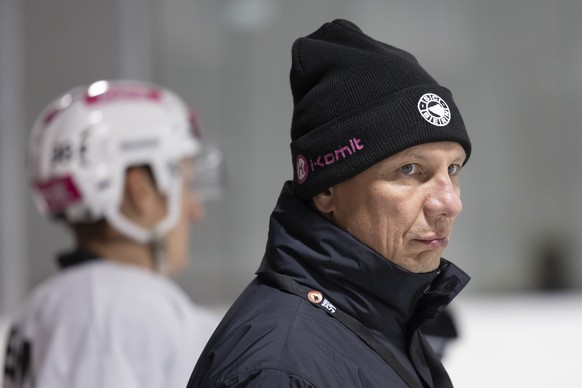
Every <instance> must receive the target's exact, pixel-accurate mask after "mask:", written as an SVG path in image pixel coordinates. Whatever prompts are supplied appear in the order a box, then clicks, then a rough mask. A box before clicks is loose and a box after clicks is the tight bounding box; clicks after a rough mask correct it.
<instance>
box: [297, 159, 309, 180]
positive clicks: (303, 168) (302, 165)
mask: <svg viewBox="0 0 582 388" xmlns="http://www.w3.org/2000/svg"><path fill="white" fill-rule="evenodd" d="M295 167H296V171H297V183H299V184H302V183H303V182H305V180H306V179H307V174H308V173H309V169H308V168H307V159H305V156H303V155H301V154H299V155H297V159H296V163H295Z"/></svg>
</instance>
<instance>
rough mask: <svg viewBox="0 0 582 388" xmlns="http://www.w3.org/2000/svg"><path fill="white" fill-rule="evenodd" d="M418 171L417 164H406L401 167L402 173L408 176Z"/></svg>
mask: <svg viewBox="0 0 582 388" xmlns="http://www.w3.org/2000/svg"><path fill="white" fill-rule="evenodd" d="M417 170H418V167H417V166H416V165H415V164H405V165H404V166H402V167H400V172H401V173H403V174H406V175H412V174H414V173H415V172H416V171H417Z"/></svg>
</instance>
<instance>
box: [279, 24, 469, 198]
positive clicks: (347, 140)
mask: <svg viewBox="0 0 582 388" xmlns="http://www.w3.org/2000/svg"><path fill="white" fill-rule="evenodd" d="M290 81H291V91H292V92H293V104H294V109H293V120H292V123H291V153H292V157H293V164H294V169H293V174H294V177H293V185H292V188H293V191H294V192H295V194H296V195H298V196H299V197H300V198H302V199H305V200H307V199H310V198H312V197H313V196H315V195H317V194H319V193H321V192H323V191H325V190H326V189H328V188H329V187H332V186H334V185H336V184H338V183H340V182H342V181H345V180H347V179H349V178H351V177H353V176H355V175H357V174H359V173H360V172H362V171H364V170H366V169H367V168H369V167H371V166H373V165H374V164H376V163H378V162H380V161H382V160H383V159H385V158H387V157H389V156H391V155H394V154H396V153H398V152H400V151H402V150H404V149H406V148H409V147H412V146H415V145H418V144H422V143H430V142H437V141H453V142H457V143H459V144H460V145H461V146H462V147H463V148H464V149H465V152H466V154H467V159H468V158H469V155H470V154H471V142H470V140H469V136H468V135H467V131H466V130H465V125H464V123H463V119H462V118H461V115H460V113H459V110H458V109H457V107H456V105H455V102H454V101H453V97H452V95H451V92H450V91H449V90H448V89H446V88H444V87H442V86H440V85H439V84H438V83H437V82H436V81H435V80H434V79H433V78H432V77H431V76H430V75H429V74H428V73H427V72H426V71H425V70H424V69H423V68H422V67H421V66H420V65H419V63H418V61H417V60H416V58H414V56H412V55H411V54H410V53H408V52H406V51H404V50H401V49H399V48H396V47H393V46H390V45H388V44H385V43H382V42H379V41H377V40H374V39H372V38H371V37H369V36H367V35H365V34H364V33H363V32H362V31H361V30H360V29H359V28H358V27H357V26H356V25H355V24H353V23H351V22H349V21H347V20H339V19H338V20H334V21H333V22H331V23H326V24H324V25H323V26H322V27H321V28H319V29H318V30H317V31H315V32H314V33H312V34H310V35H308V36H306V37H304V38H299V39H297V40H296V41H295V43H294V44H293V48H292V65H291V73H290Z"/></svg>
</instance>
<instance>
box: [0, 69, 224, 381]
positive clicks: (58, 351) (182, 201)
mask: <svg viewBox="0 0 582 388" xmlns="http://www.w3.org/2000/svg"><path fill="white" fill-rule="evenodd" d="M221 166H222V154H221V153H220V151H219V150H218V149H217V148H212V147H209V146H207V145H205V144H204V143H202V140H201V137H200V128H199V127H198V124H197V121H196V117H195V115H194V114H193V113H192V111H190V110H189V109H188V107H187V106H186V105H185V103H184V102H183V100H182V99H181V98H180V97H179V96H178V95H176V94H175V93H173V92H172V91H170V90H167V89H165V88H163V87H160V86H157V85H154V84H150V83H146V82H141V81H133V80H112V81H98V82H95V83H92V84H91V85H88V86H80V87H77V88H74V89H72V90H70V91H68V92H66V93H65V94H63V95H61V96H60V97H58V98H57V99H55V100H54V101H53V102H52V103H51V104H49V105H48V106H47V107H46V108H45V110H44V111H43V112H42V113H41V114H40V116H39V117H38V119H37V121H36V123H35V125H34V128H33V130H32V133H31V138H30V144H29V169H30V178H31V186H32V192H33V197H34V200H35V203H36V205H37V207H38V209H39V210H40V211H41V213H42V214H44V215H46V216H48V217H51V218H53V219H58V220H61V221H63V222H64V223H65V224H66V225H67V227H68V229H69V230H70V231H71V233H72V235H73V237H74V242H75V247H74V250H73V251H72V252H69V253H67V254H64V255H60V256H59V257H58V265H59V267H60V271H59V272H58V273H56V274H55V275H53V276H52V277H51V278H49V279H47V280H46V281H44V282H43V283H42V284H40V285H39V286H37V287H36V288H35V289H34V290H33V292H32V293H31V295H30V296H29V298H28V300H27V301H26V302H25V303H24V305H23V307H22V309H21V311H20V312H19V314H18V315H17V316H16V317H15V319H14V320H13V321H12V324H11V327H10V329H9V336H8V339H7V351H6V354H5V360H4V362H5V365H4V368H3V370H4V379H3V387H5V388H13V387H23V388H26V387H42V388H64V387H68V388H74V387H79V388H81V387H82V388H90V387H99V388H103V387H119V388H132V387H136V388H137V387H139V388H145V387H151V388H162V387H163V388H167V387H179V386H184V385H185V384H186V383H187V381H188V377H189V375H190V372H191V371H192V365H193V363H194V362H195V361H196V359H197V357H198V355H199V354H200V352H201V350H202V348H203V346H204V344H205V343H206V341H207V340H208V338H209V337H210V335H211V334H212V331H213V330H214V328H215V327H216V325H217V324H218V321H219V317H217V316H216V315H215V314H214V313H213V312H211V311H210V310H207V309H205V308H203V307H202V306H197V305H195V304H193V303H192V302H191V300H190V299H189V297H188V296H187V295H186V293H185V292H183V290H181V289H180V288H179V287H178V286H177V285H176V284H175V283H174V282H173V281H171V280H170V279H169V277H168V276H166V275H170V274H174V273H176V272H178V271H180V270H182V269H184V268H185V266H186V265H187V262H188V240H189V229H190V225H191V224H192V223H193V222H196V221H199V220H201V218H202V217H203V210H204V208H203V204H202V203H201V197H208V196H209V195H210V196H213V195H215V194H216V191H213V190H216V189H217V187H212V186H207V187H200V186H199V185H200V182H201V181H204V182H206V183H209V182H211V181H214V182H215V183H219V181H218V180H216V179H215V178H216V176H217V174H219V172H218V171H219V170H220V168H221ZM213 177H214V178H213Z"/></svg>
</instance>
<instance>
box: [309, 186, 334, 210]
mask: <svg viewBox="0 0 582 388" xmlns="http://www.w3.org/2000/svg"><path fill="white" fill-rule="evenodd" d="M334 199H335V197H334V195H333V187H331V188H329V189H327V190H325V191H322V192H321V193H319V194H317V195H316V196H315V197H313V205H315V208H316V209H317V210H319V212H320V213H322V214H327V215H330V213H332V212H333V211H334V209H335V201H334Z"/></svg>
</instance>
